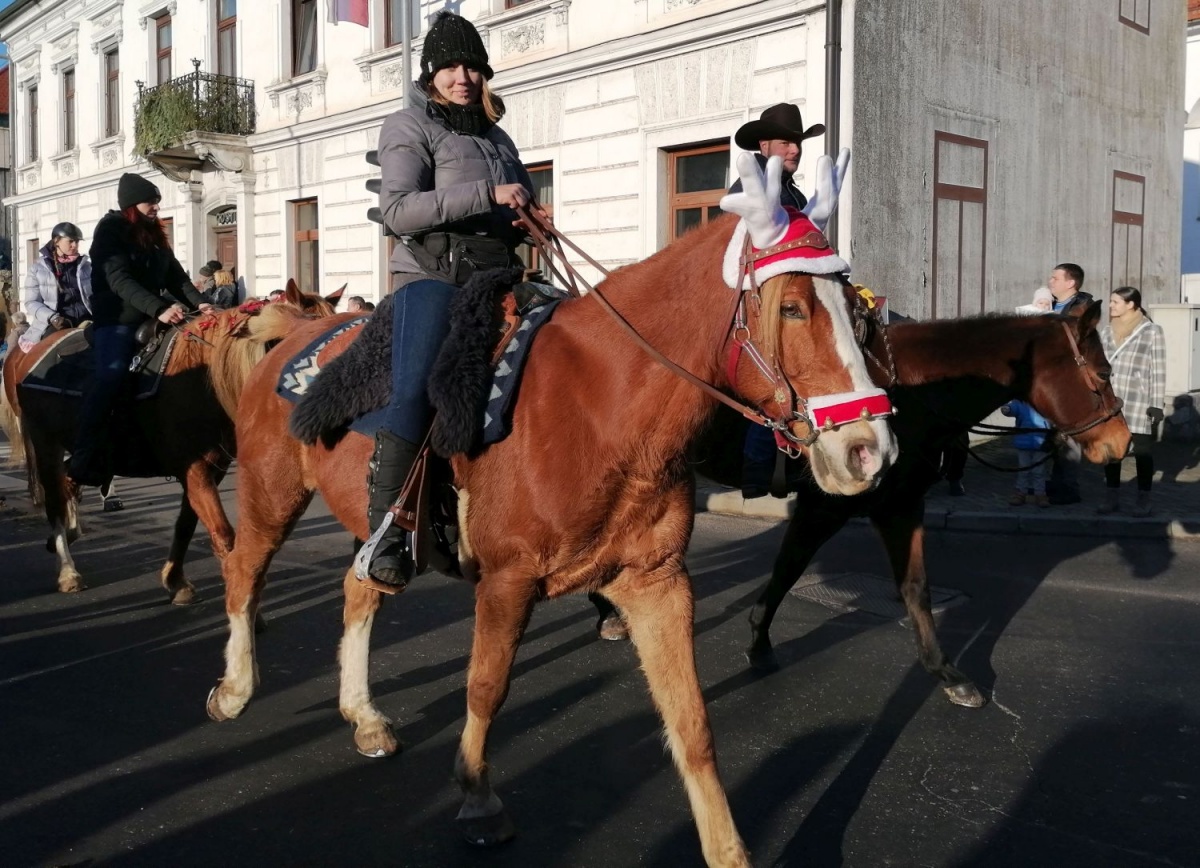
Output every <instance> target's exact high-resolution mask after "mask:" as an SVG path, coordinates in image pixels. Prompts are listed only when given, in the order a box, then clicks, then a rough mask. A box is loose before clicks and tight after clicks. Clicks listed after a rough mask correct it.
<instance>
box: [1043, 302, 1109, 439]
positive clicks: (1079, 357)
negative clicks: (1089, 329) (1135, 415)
mask: <svg viewBox="0 0 1200 868" xmlns="http://www.w3.org/2000/svg"><path fill="white" fill-rule="evenodd" d="M1061 325H1062V328H1063V333H1064V334H1066V336H1067V343H1068V344H1070V346H1071V354H1072V356H1073V357H1074V361H1075V364H1076V366H1077V367H1079V369H1080V370H1081V371H1082V372H1083V379H1084V381H1085V382H1086V383H1087V386H1088V389H1089V390H1090V391H1091V393H1092V394H1093V395H1094V396H1095V398H1096V404H1097V406H1098V407H1099V410H1100V415H1099V416H1097V417H1096V418H1095V419H1092V420H1091V421H1089V422H1083V423H1081V424H1079V425H1075V426H1073V427H1071V428H1059V429H1058V432H1059V433H1060V434H1062V435H1063V436H1064V437H1074V436H1076V435H1077V434H1082V433H1083V432H1084V431H1090V430H1092V429H1093V428H1095V427H1096V426H1097V425H1103V424H1104V423H1105V422H1107V421H1108V420H1109V419H1112V418H1114V417H1115V416H1118V415H1120V413H1121V409H1122V408H1123V407H1124V406H1125V401H1124V400H1123V399H1121V398H1119V397H1117V395H1116V393H1114V392H1113V390H1112V388H1111V387H1110V388H1109V389H1108V390H1107V394H1106V392H1105V389H1104V386H1105V383H1104V382H1103V381H1102V380H1101V379H1100V377H1098V376H1097V375H1096V372H1095V371H1094V370H1092V365H1091V363H1090V362H1089V361H1088V360H1087V358H1086V357H1085V356H1084V355H1083V353H1082V352H1081V351H1080V349H1079V342H1078V341H1077V340H1075V333H1074V332H1073V331H1072V330H1071V327H1070V326H1069V325H1067V323H1065V322H1064V323H1061ZM1109 395H1111V396H1112V402H1111V403H1110V402H1109V400H1108V398H1109Z"/></svg>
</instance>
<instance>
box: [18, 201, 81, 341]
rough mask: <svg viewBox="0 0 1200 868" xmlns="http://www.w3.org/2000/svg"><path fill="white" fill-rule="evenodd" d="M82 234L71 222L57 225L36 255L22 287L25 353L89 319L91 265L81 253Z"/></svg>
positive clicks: (22, 338)
mask: <svg viewBox="0 0 1200 868" xmlns="http://www.w3.org/2000/svg"><path fill="white" fill-rule="evenodd" d="M82 240H83V233H82V232H80V231H79V227H78V226H76V225H75V224H74V223H59V224H58V225H57V226H55V227H54V228H53V229H52V230H51V231H50V240H49V241H48V242H47V243H46V244H45V246H43V247H42V249H41V250H40V251H39V252H38V257H37V259H35V260H34V261H33V264H32V265H31V266H30V267H29V275H28V276H27V277H26V278H25V285H24V286H23V287H22V288H21V304H22V306H24V308H25V315H26V316H27V317H29V329H28V331H26V332H25V334H23V335H21V338H20V341H19V343H20V346H21V349H23V350H24V351H25V352H29V351H30V350H31V349H33V347H34V345H35V344H37V342H38V341H40V340H41V339H42V338H44V337H45V336H46V335H47V334H48V333H50V332H55V331H58V330H59V329H69V328H74V327H75V326H77V325H79V324H80V323H82V322H84V321H86V320H89V319H91V317H92V263H91V260H89V259H88V258H87V256H86V255H83V254H80V252H79V242H80V241H82Z"/></svg>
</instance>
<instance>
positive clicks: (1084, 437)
mask: <svg viewBox="0 0 1200 868" xmlns="http://www.w3.org/2000/svg"><path fill="white" fill-rule="evenodd" d="M1099 316H1100V303H1099V302H1096V303H1094V304H1092V305H1091V307H1089V308H1088V309H1087V311H1086V312H1085V313H1084V314H1083V315H1082V317H1080V318H1063V317H1054V316H1040V317H1019V316H995V315H989V316H982V317H975V318H971V319H965V320H944V321H938V322H928V323H900V324H897V325H893V326H890V327H889V328H888V329H887V339H888V340H887V342H885V338H884V334H883V332H881V331H876V332H875V333H873V335H872V336H871V339H870V341H869V343H868V350H869V351H870V353H871V355H872V356H873V357H874V358H875V359H879V360H881V361H880V363H879V364H875V363H873V364H872V374H873V375H874V376H875V379H876V382H878V383H879V384H880V385H883V386H886V385H889V381H890V379H891V374H890V370H889V368H890V365H888V364H886V360H887V359H888V358H889V356H890V358H891V359H892V360H893V361H894V365H895V374H896V378H897V381H896V383H895V384H894V385H892V386H891V388H890V389H889V393H890V395H891V398H892V403H893V405H894V406H895V408H896V415H895V416H894V417H893V420H892V428H893V430H894V431H895V434H896V439H897V440H898V441H899V443H900V457H899V459H898V460H897V462H896V464H895V465H894V466H893V467H892V468H891V469H890V470H889V471H888V472H887V473H886V474H885V475H884V478H883V481H882V483H881V484H880V485H879V486H878V487H877V488H876V489H874V490H872V491H870V492H866V493H863V494H859V495H856V496H853V497H829V496H828V495H826V494H825V493H824V492H822V491H821V490H820V488H819V487H818V486H816V485H813V484H812V483H811V481H809V482H807V483H806V484H803V485H802V486H801V487H800V488H799V489H798V495H799V499H798V501H797V503H796V511H795V514H794V516H793V517H792V519H791V521H790V522H789V524H788V528H787V531H786V534H785V536H784V540H783V544H782V546H781V547H780V550H779V554H778V556H777V558H776V561H775V567H774V571H773V573H772V577H771V580H770V582H769V583H768V584H767V586H766V587H765V588H764V589H763V591H762V594H761V595H760V596H759V599H758V601H757V602H756V603H755V605H754V607H753V608H752V610H751V612H750V628H751V643H750V647H749V649H748V651H747V655H748V657H749V660H750V665H751V666H752V667H753V668H754V669H756V670H758V671H761V672H772V671H775V670H776V669H777V668H778V662H777V661H776V658H775V652H774V650H773V648H772V646H771V637H770V628H771V621H772V619H773V618H774V617H775V612H776V611H777V610H778V608H779V606H780V604H781V603H782V602H783V600H784V598H785V597H786V596H787V592H788V591H789V590H791V588H792V586H794V585H795V584H796V582H797V581H798V580H799V579H800V577H801V575H803V573H804V570H805V569H806V568H807V567H808V564H809V563H810V562H811V561H812V559H813V557H815V556H816V554H817V552H818V551H819V550H820V548H821V546H823V545H824V544H825V543H826V542H827V541H828V540H829V539H831V538H832V537H833V535H834V534H836V533H837V532H838V531H839V530H840V529H841V528H842V527H844V526H845V524H846V522H847V521H849V519H850V518H851V517H852V516H869V517H870V519H871V522H872V523H873V524H874V526H875V528H876V530H877V531H878V533H879V535H880V537H881V538H882V540H883V543H884V546H885V548H886V550H887V553H888V557H889V559H890V561H891V565H892V569H893V572H894V577H895V581H896V585H897V587H898V588H899V591H900V595H901V597H902V598H903V601H904V606H905V608H906V610H907V612H908V616H909V618H910V619H911V620H912V623H913V626H914V627H915V633H916V641H917V648H918V652H919V657H920V661H921V663H922V665H923V666H924V667H925V669H927V670H928V671H929V672H930V673H932V674H933V675H935V676H936V677H937V678H938V680H939V681H940V682H941V684H942V689H943V690H944V691H945V693H946V695H947V697H949V699H950V701H951V702H953V703H955V704H957V705H964V706H968V707H972V708H978V707H981V706H983V705H984V704H986V702H987V700H986V698H985V697H984V696H983V694H982V693H981V692H980V691H979V689H978V688H977V687H976V686H975V684H974V683H972V681H971V680H970V679H969V678H968V677H967V676H966V675H964V674H963V673H962V672H960V671H959V670H958V669H956V668H955V667H954V666H952V665H951V664H950V663H949V662H948V661H947V659H946V655H945V653H944V652H943V651H942V649H941V646H940V645H939V644H938V641H937V635H936V631H935V629H934V622H933V615H932V612H931V606H930V598H929V587H928V583H927V579H926V574H925V535H924V527H923V521H924V515H925V494H926V492H927V491H928V490H929V488H930V486H932V485H933V484H934V482H936V481H938V480H939V479H940V461H941V452H942V449H943V447H944V446H946V445H947V444H948V443H950V442H951V441H953V440H954V439H955V438H956V437H958V436H959V435H961V434H962V433H964V432H965V431H966V429H967V428H968V427H969V426H970V425H973V424H975V423H976V422H979V421H980V420H982V419H983V418H984V417H985V416H987V415H988V414H989V413H991V412H992V411H994V410H995V409H996V408H998V407H999V406H1001V405H1002V404H1004V403H1006V402H1008V401H1010V400H1013V399H1020V400H1025V401H1029V402H1031V403H1032V404H1033V405H1034V406H1035V407H1036V408H1037V409H1038V410H1039V411H1040V412H1041V413H1042V414H1043V415H1045V416H1046V417H1047V418H1048V419H1049V420H1050V421H1051V422H1052V423H1054V424H1055V425H1056V427H1058V428H1059V429H1060V430H1061V431H1063V432H1075V433H1074V437H1075V439H1076V440H1077V441H1078V442H1079V443H1080V444H1081V446H1082V447H1083V450H1084V454H1085V455H1086V456H1087V458H1088V459H1089V460H1090V461H1093V462H1095V463H1104V462H1107V461H1110V460H1112V459H1113V458H1115V457H1118V456H1121V455H1124V454H1125V452H1126V450H1127V449H1128V446H1129V440H1130V437H1129V429H1128V428H1127V427H1126V425H1125V421H1124V418H1123V417H1122V416H1121V415H1120V414H1119V412H1118V411H1119V408H1120V404H1119V403H1118V402H1117V400H1116V397H1115V396H1114V395H1113V392H1112V388H1111V386H1109V384H1108V375H1109V370H1110V368H1109V364H1108V360H1107V359H1106V358H1105V357H1104V352H1103V350H1102V349H1101V347H1100V341H1099V338H1098V336H1097V334H1096V324H1097V321H1098V320H1099ZM889 343H890V347H889V345H888V344H889ZM746 424H747V423H746V422H745V420H742V419H740V418H738V417H737V416H735V415H734V414H723V415H722V416H721V417H720V419H719V420H718V422H717V424H715V425H714V428H713V430H710V431H709V432H707V433H706V434H705V435H704V436H703V438H702V442H701V443H700V444H699V446H698V450H697V452H698V455H699V457H700V463H699V464H698V465H697V467H698V470H699V471H700V472H701V473H702V474H703V475H705V476H708V477H710V478H713V479H715V480H717V481H719V482H725V483H727V484H732V485H737V484H738V480H739V477H740V472H741V450H740V448H739V447H738V444H740V443H741V442H742V440H741V438H742V436H743V434H744V430H745V425H746ZM593 601H594V602H595V603H596V605H597V607H598V608H599V609H600V615H601V625H600V628H601V631H602V634H603V635H605V636H606V638H624V630H623V629H622V626H621V624H620V620H619V618H620V616H619V614H617V613H615V612H614V611H613V610H612V607H611V606H610V605H608V604H607V603H606V602H605V601H604V600H603V599H599V598H594V600H593Z"/></svg>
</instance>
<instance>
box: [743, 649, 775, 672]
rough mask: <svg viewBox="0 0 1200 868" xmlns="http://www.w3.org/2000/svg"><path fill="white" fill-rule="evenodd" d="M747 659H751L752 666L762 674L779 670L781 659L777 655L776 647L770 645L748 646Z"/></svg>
mask: <svg viewBox="0 0 1200 868" xmlns="http://www.w3.org/2000/svg"><path fill="white" fill-rule="evenodd" d="M746 659H747V660H749V661H750V668H751V669H753V670H754V671H755V672H757V673H759V674H760V675H770V674H771V673H772V672H778V671H779V660H778V659H777V658H776V657H775V649H774V648H771V647H769V646H768V647H767V648H765V649H758V648H748V649H747V650H746Z"/></svg>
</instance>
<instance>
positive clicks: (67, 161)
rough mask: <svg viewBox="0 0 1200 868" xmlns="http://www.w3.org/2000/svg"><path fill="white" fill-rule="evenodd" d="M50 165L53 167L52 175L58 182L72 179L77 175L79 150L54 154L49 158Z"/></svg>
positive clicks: (74, 149) (73, 149)
mask: <svg viewBox="0 0 1200 868" xmlns="http://www.w3.org/2000/svg"><path fill="white" fill-rule="evenodd" d="M50 164H51V165H53V166H54V174H55V175H56V176H57V177H58V178H59V180H62V181H68V180H70V179H71V178H74V177H75V176H76V175H78V174H79V148H77V147H76V148H72V149H71V150H69V151H63V152H62V153H61V154H55V155H54V156H53V157H51V158H50Z"/></svg>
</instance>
